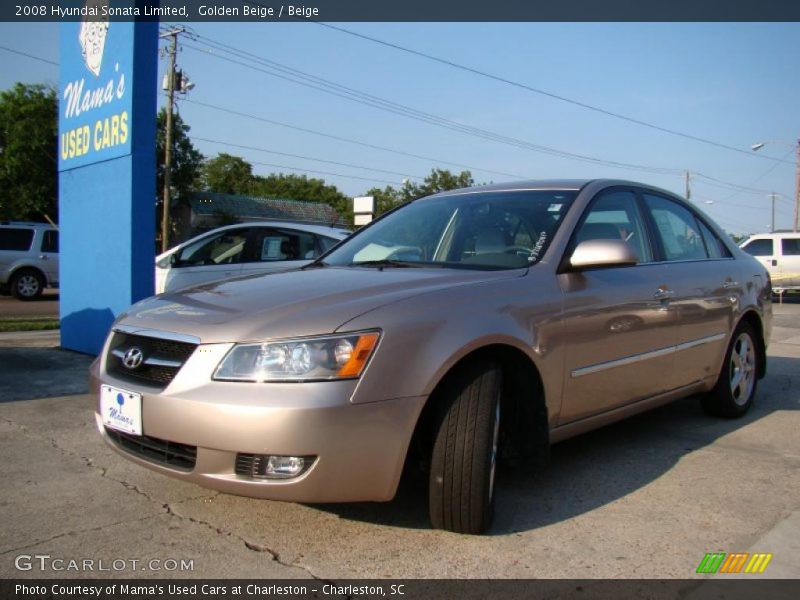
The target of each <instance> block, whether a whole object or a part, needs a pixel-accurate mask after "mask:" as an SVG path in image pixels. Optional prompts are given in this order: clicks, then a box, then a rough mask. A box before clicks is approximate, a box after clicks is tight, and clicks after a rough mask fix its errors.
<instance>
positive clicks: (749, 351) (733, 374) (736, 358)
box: [702, 323, 761, 418]
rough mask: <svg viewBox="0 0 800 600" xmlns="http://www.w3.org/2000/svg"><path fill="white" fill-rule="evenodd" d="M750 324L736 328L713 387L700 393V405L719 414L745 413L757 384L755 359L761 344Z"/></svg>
mask: <svg viewBox="0 0 800 600" xmlns="http://www.w3.org/2000/svg"><path fill="white" fill-rule="evenodd" d="M757 339H758V338H757V337H756V333H755V330H754V329H753V327H752V325H750V324H748V323H742V324H741V325H739V327H737V328H736V331H735V332H734V334H733V338H732V339H731V343H730V345H729V346H728V351H727V353H726V354H725V362H724V363H723V365H722V372H721V373H720V375H719V379H718V380H717V384H716V386H715V387H714V389H713V390H712V391H711V392H710V393H709V394H708V395H707V396H705V397H703V400H702V402H703V408H704V409H705V411H706V412H707V413H709V414H712V415H715V416H718V417H727V418H737V417H741V416H744V414H745V413H746V412H747V411H748V410H749V409H750V406H752V404H753V398H754V397H755V395H756V388H757V387H758V361H759V359H760V358H761V357H760V356H759V352H761V347H760V346H759V345H758V343H757V342H756V340H757Z"/></svg>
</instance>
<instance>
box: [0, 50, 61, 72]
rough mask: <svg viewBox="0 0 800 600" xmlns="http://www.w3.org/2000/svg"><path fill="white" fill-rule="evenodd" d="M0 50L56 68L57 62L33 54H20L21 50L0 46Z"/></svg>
mask: <svg viewBox="0 0 800 600" xmlns="http://www.w3.org/2000/svg"><path fill="white" fill-rule="evenodd" d="M0 50H5V51H6V52H11V53H12V54H19V55H20V56H24V57H25V58H31V59H33V60H38V61H39V62H43V63H47V64H48V65H53V66H54V67H57V66H58V63H57V62H54V61H52V60H49V59H47V58H42V57H41V56H34V55H33V54H28V53H27V52H22V51H21V50H14V49H13V48H8V47H6V46H0Z"/></svg>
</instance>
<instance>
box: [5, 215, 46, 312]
mask: <svg viewBox="0 0 800 600" xmlns="http://www.w3.org/2000/svg"><path fill="white" fill-rule="evenodd" d="M45 287H58V230H57V229H56V228H55V227H53V226H52V225H48V224H47V223H28V222H22V221H3V222H2V223H0V288H2V289H3V291H5V292H10V293H11V294H12V295H13V296H14V297H16V298H19V299H20V300H33V299H34V298H38V297H39V296H41V295H42V291H44V288H45Z"/></svg>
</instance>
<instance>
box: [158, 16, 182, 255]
mask: <svg viewBox="0 0 800 600" xmlns="http://www.w3.org/2000/svg"><path fill="white" fill-rule="evenodd" d="M184 31H185V30H184V28H183V27H175V28H174V29H170V30H169V31H166V32H164V33H162V34H161V35H160V36H159V37H161V38H166V37H171V38H172V39H171V40H170V45H169V48H168V49H167V54H168V56H169V66H168V67H167V122H166V132H165V135H164V195H163V200H164V205H163V207H162V211H161V251H162V252H166V251H167V250H169V208H170V197H169V196H170V185H171V183H172V182H171V181H170V179H171V175H172V109H173V107H174V105H175V60H176V57H177V54H178V35H180V34H181V33H183V32H184Z"/></svg>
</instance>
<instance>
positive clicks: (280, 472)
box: [264, 456, 306, 477]
mask: <svg viewBox="0 0 800 600" xmlns="http://www.w3.org/2000/svg"><path fill="white" fill-rule="evenodd" d="M305 465H306V460H305V458H303V457H302V456H270V457H269V458H268V459H267V464H266V468H265V469H264V475H265V476H267V477H297V476H298V475H300V473H302V472H303V468H304V467H305Z"/></svg>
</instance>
